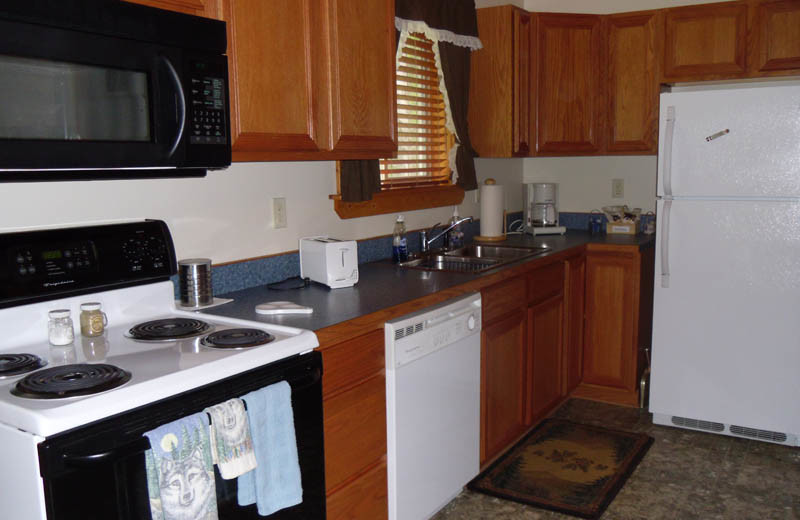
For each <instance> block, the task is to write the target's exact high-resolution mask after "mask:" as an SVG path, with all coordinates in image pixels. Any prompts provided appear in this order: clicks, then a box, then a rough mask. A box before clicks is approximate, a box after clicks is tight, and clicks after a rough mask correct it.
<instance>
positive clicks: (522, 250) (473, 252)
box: [444, 244, 548, 260]
mask: <svg viewBox="0 0 800 520" xmlns="http://www.w3.org/2000/svg"><path fill="white" fill-rule="evenodd" d="M547 250H548V248H546V247H538V248H535V249H534V248H528V247H514V246H494V245H484V244H470V245H468V246H465V247H462V248H460V249H454V250H453V251H447V252H445V253H444V254H445V255H447V256H457V257H462V258H500V259H502V260H516V259H518V258H525V257H526V256H535V255H539V254H542V253H544V252H545V251H547Z"/></svg>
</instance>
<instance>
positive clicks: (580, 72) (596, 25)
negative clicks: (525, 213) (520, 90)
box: [531, 13, 605, 155]
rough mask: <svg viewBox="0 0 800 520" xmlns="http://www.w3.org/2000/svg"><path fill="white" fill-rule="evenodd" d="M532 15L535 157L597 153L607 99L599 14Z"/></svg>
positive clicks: (599, 147)
mask: <svg viewBox="0 0 800 520" xmlns="http://www.w3.org/2000/svg"><path fill="white" fill-rule="evenodd" d="M535 19H536V29H535V35H536V37H535V38H534V39H533V47H532V52H531V56H532V59H533V65H532V71H533V78H534V82H535V86H534V88H535V92H536V118H537V120H536V150H535V155H581V154H595V153H599V152H600V151H602V150H603V128H604V124H603V106H604V100H605V97H604V92H605V88H604V86H605V67H603V63H604V57H603V27H602V18H601V17H600V16H595V15H575V14H549V13H538V14H536V15H535Z"/></svg>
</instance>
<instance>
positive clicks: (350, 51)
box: [221, 0, 396, 161]
mask: <svg viewBox="0 0 800 520" xmlns="http://www.w3.org/2000/svg"><path fill="white" fill-rule="evenodd" d="M221 1H222V14H223V18H224V20H225V21H226V22H228V58H229V59H228V61H229V70H230V78H231V96H230V97H231V114H232V115H231V127H232V132H231V133H232V134H233V135H232V139H233V141H232V150H233V160H234V161H263V160H315V159H353V158H376V157H379V156H386V155H391V153H392V151H394V150H395V149H396V140H395V133H396V131H395V125H396V116H395V95H394V24H393V16H394V2H393V0H380V1H370V2H360V1H358V0H327V1H326V0H272V1H270V2H264V1H263V0H221Z"/></svg>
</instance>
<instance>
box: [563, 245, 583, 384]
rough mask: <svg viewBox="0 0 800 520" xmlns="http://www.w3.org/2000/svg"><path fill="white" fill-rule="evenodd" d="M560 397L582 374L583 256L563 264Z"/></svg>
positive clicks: (569, 259) (578, 381) (577, 256)
mask: <svg viewBox="0 0 800 520" xmlns="http://www.w3.org/2000/svg"><path fill="white" fill-rule="evenodd" d="M565 264H566V265H565V268H566V269H565V271H566V276H565V279H564V295H565V299H566V301H565V303H564V307H565V312H564V350H563V365H562V367H563V370H562V373H563V377H562V385H563V390H562V392H563V394H564V395H567V394H569V393H570V392H572V391H573V390H574V389H575V387H577V386H578V384H579V383H580V382H581V377H582V375H583V311H584V302H585V285H586V258H585V257H584V255H583V254H580V255H576V256H574V257H570V258H568V259H567V260H566V262H565Z"/></svg>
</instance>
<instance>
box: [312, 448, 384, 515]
mask: <svg viewBox="0 0 800 520" xmlns="http://www.w3.org/2000/svg"><path fill="white" fill-rule="evenodd" d="M387 489H388V486H387V482H386V460H382V461H381V462H380V463H379V464H378V465H377V466H375V467H374V468H372V469H370V470H369V471H367V472H366V473H364V474H363V475H361V476H359V477H358V478H357V479H356V480H354V481H353V482H350V483H349V484H347V485H346V486H345V487H343V488H342V489H340V490H339V491H337V492H336V493H334V494H333V495H331V496H329V497H328V511H327V518H328V520H353V519H360V518H364V519H367V518H368V519H370V520H382V519H385V518H387V516H388V514H389V506H388V498H387Z"/></svg>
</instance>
